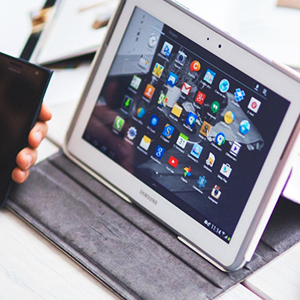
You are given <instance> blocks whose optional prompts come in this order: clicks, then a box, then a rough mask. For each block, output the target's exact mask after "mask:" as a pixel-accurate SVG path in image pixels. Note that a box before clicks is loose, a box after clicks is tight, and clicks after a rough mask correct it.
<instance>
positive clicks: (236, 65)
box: [64, 0, 300, 270]
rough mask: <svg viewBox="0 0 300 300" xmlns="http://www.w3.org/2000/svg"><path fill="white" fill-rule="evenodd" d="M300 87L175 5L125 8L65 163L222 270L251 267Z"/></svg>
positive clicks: (291, 132) (283, 162)
mask: <svg viewBox="0 0 300 300" xmlns="http://www.w3.org/2000/svg"><path fill="white" fill-rule="evenodd" d="M299 95H300V84H299V80H298V79H297V78H296V76H293V74H292V73H290V72H289V71H288V70H284V69H282V68H281V67H279V65H278V64H276V63H274V62H272V61H269V60H267V59H265V58H263V57H261V56H259V55H258V54H256V53H255V52H253V51H252V50H250V49H248V48H247V47H245V46H243V45H241V44H240V43H239V42H237V41H236V40H234V39H233V38H231V37H230V36H228V35H227V34H226V33H224V32H222V31H220V30H219V29H217V28H215V27H213V26H212V25H210V24H208V23H207V22H205V21H204V20H202V19H200V18H198V17H197V16H195V15H193V14H192V13H190V12H189V11H188V10H187V9H185V8H184V7H181V6H180V5H179V4H177V3H174V2H173V1H164V0H152V1H140V0H124V1H121V2H120V6H119V8H118V10H117V12H116V14H115V17H114V18H113V20H112V21H111V24H110V27H109V30H108V34H107V37H106V39H105V42H104V44H103V46H102V48H101V49H99V51H98V53H97V55H96V58H95V60H94V63H93V67H92V71H91V74H90V78H89V80H88V83H87V86H86V88H85V91H84V93H83V95H82V99H81V102H80V104H79V107H78V110H77V112H76V115H75V117H74V119H73V122H72V124H71V127H70V129H69V132H68V135H67V139H66V143H65V146H64V149H65V152H66V154H67V155H68V156H69V157H70V158H71V159H73V160H74V161H76V162H77V163H78V164H79V165H80V166H81V167H82V168H84V169H85V170H87V171H88V172H90V173H91V174H93V175H94V176H95V177H97V178H98V179H99V180H101V181H102V182H105V183H106V184H107V185H108V186H109V187H110V188H112V189H113V190H114V191H115V192H116V193H118V194H119V195H121V196H122V197H123V198H125V199H128V200H129V201H132V202H134V203H135V204H137V205H139V206H140V207H142V208H143V209H145V210H146V211H147V212H149V213H150V214H151V215H153V216H154V217H155V218H157V219H158V220H160V221H161V222H163V223H164V224H165V225H166V226H168V227H169V228H170V229H171V230H173V231H174V232H175V233H176V234H177V235H178V237H179V239H180V240H181V241H182V242H184V243H185V244H186V245H188V246H189V247H191V248H192V249H193V250H194V251H196V252H197V253H199V254H200V255H202V256H203V257H205V258H206V259H207V260H209V261H210V262H212V263H213V264H215V265H216V266H218V267H219V268H220V269H222V270H236V269H239V268H241V267H242V266H243V265H244V264H245V262H246V261H249V260H250V259H251V257H252V255H253V253H254V250H255V248H256V246H257V243H258V241H259V239H260V237H261V235H262V233H263V230H264V228H265V226H266V224H267V221H268V219H269V217H270V215H271V213H272V210H273V208H274V206H275V204H276V201H277V199H278V197H279V196H280V193H281V191H282V189H283V187H284V185H285V183H286V180H287V178H288V176H289V173H290V170H291V159H290V156H291V153H292V151H293V150H292V149H293V145H294V143H295V139H296V136H297V133H298V131H299V122H298V118H299V112H300V99H299Z"/></svg>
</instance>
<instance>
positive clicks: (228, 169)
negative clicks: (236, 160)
mask: <svg viewBox="0 0 300 300" xmlns="http://www.w3.org/2000/svg"><path fill="white" fill-rule="evenodd" d="M231 171H232V169H231V167H230V165H229V164H223V165H222V167H221V169H220V173H221V174H222V175H224V176H225V177H227V178H229V176H230V174H231Z"/></svg>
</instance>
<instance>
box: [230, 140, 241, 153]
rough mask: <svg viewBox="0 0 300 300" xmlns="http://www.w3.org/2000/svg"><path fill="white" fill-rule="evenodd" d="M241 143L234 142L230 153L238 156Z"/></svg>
mask: <svg viewBox="0 0 300 300" xmlns="http://www.w3.org/2000/svg"><path fill="white" fill-rule="evenodd" d="M241 147H242V146H241V145H240V144H239V143H238V142H233V144H232V146H231V148H230V153H231V154H233V155H234V156H237V155H238V154H239V152H240V150H241Z"/></svg>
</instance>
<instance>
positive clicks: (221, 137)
mask: <svg viewBox="0 0 300 300" xmlns="http://www.w3.org/2000/svg"><path fill="white" fill-rule="evenodd" d="M225 141H226V137H225V134H224V133H223V132H219V133H218V134H217V136H216V140H215V142H216V144H217V145H218V146H222V145H224V144H225Z"/></svg>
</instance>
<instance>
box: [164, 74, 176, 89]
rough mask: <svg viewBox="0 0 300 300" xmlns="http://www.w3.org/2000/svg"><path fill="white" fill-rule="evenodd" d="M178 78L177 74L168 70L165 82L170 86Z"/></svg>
mask: <svg viewBox="0 0 300 300" xmlns="http://www.w3.org/2000/svg"><path fill="white" fill-rule="evenodd" d="M177 80H178V76H177V75H176V74H174V73H173V72H170V73H169V75H168V79H167V84H168V85H169V86H171V87H173V86H175V84H176V82H177Z"/></svg>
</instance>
